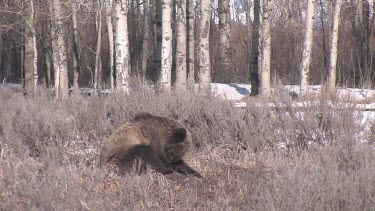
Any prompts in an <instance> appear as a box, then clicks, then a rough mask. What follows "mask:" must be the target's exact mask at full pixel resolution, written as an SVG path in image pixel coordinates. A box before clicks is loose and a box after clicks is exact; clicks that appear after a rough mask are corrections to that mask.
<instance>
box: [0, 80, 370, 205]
mask: <svg viewBox="0 0 375 211" xmlns="http://www.w3.org/2000/svg"><path fill="white" fill-rule="evenodd" d="M0 102H1V104H0V141H1V142H0V189H1V192H0V209H1V210H131V209H135V210H155V209H157V210H161V209H170V210H374V209H375V177H374V176H373V175H375V154H374V147H373V145H372V144H373V142H371V141H372V140H371V139H372V138H373V135H372V134H371V132H370V133H369V132H368V131H366V129H367V128H365V127H364V126H361V125H359V124H358V122H360V121H359V120H360V118H361V117H360V115H359V114H358V112H357V111H356V110H355V108H354V107H348V106H340V104H339V103H338V102H334V101H329V102H328V101H325V100H321V101H320V103H318V104H314V105H303V106H301V107H299V108H295V107H293V106H292V104H291V102H289V101H288V100H283V101H282V103H279V102H280V101H279V102H278V103H274V104H272V103H271V106H259V105H258V106H257V104H256V103H254V104H249V106H248V107H245V108H236V107H234V106H233V105H232V103H231V102H228V101H224V100H221V99H217V98H214V97H211V96H200V95H195V94H193V93H190V92H188V91H187V92H182V91H180V92H172V93H169V94H168V93H155V92H154V91H153V90H150V89H148V88H146V87H142V86H140V87H139V88H137V89H135V90H134V91H133V92H132V93H131V94H130V95H125V94H121V93H114V94H111V95H109V96H106V97H97V96H91V97H86V98H85V97H80V96H72V97H70V98H68V99H66V100H54V99H52V98H50V97H48V96H38V97H34V98H25V97H24V96H22V95H19V94H17V93H7V92H4V91H1V90H0ZM264 105H266V104H264ZM142 111H147V112H150V113H154V114H159V115H165V116H169V117H172V118H175V119H179V120H180V121H181V122H182V123H184V124H185V125H186V126H187V127H188V128H189V129H190V130H191V132H192V134H193V136H194V138H193V139H194V140H193V142H194V147H193V149H192V150H191V152H190V153H189V154H188V155H187V158H186V160H187V162H188V163H189V164H191V166H193V167H194V168H195V169H197V170H198V171H199V172H201V173H202V175H203V176H204V178H203V179H196V178H192V177H187V176H181V175H175V174H172V175H167V176H164V175H159V174H158V173H156V172H154V171H151V170H150V171H148V172H147V173H146V174H142V175H136V174H135V173H130V174H129V175H126V176H123V177H120V176H118V175H116V174H113V173H112V172H108V171H107V170H105V169H100V168H99V167H98V154H99V152H100V148H101V146H102V144H103V142H104V141H105V139H106V137H108V136H109V135H110V134H111V132H113V131H114V130H115V129H116V128H117V127H119V126H120V125H121V124H123V123H124V122H126V121H127V120H128V119H129V118H131V117H132V116H133V115H135V114H137V113H139V112H142ZM363 140H367V141H363Z"/></svg>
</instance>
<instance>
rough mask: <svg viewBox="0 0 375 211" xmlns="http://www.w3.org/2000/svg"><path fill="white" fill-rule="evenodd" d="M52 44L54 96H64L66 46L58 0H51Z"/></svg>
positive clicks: (67, 89)
mask: <svg viewBox="0 0 375 211" xmlns="http://www.w3.org/2000/svg"><path fill="white" fill-rule="evenodd" d="M51 14H54V17H53V27H52V32H51V33H52V34H53V38H52V45H53V51H54V63H55V64H56V66H55V96H56V97H57V98H65V97H68V96H69V85H68V63H67V55H66V46H65V42H64V37H65V33H64V26H63V22H62V17H63V12H62V8H61V2H60V0H53V4H52V12H51Z"/></svg>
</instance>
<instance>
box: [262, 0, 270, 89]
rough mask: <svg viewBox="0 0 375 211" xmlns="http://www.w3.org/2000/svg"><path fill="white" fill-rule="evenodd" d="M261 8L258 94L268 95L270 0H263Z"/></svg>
mask: <svg viewBox="0 0 375 211" xmlns="http://www.w3.org/2000/svg"><path fill="white" fill-rule="evenodd" d="M262 3H263V5H262V7H261V9H262V32H261V40H262V43H261V50H262V52H261V55H262V59H261V60H262V63H261V82H260V85H261V88H260V94H261V95H263V96H269V95H270V93H271V32H270V12H269V7H270V4H271V0H263V1H262Z"/></svg>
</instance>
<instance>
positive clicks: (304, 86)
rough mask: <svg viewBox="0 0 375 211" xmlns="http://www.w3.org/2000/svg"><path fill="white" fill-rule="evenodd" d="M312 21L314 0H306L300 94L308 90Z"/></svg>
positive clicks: (305, 93) (306, 92)
mask: <svg viewBox="0 0 375 211" xmlns="http://www.w3.org/2000/svg"><path fill="white" fill-rule="evenodd" d="M313 23H314V1H313V0H308V1H307V11H306V32H305V43H304V47H303V54H302V63H301V66H300V73H301V95H307V94H308V90H309V87H308V86H309V82H308V80H309V72H310V62H311V47H312V43H313Z"/></svg>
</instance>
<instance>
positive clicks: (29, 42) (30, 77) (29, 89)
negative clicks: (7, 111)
mask: <svg viewBox="0 0 375 211" xmlns="http://www.w3.org/2000/svg"><path fill="white" fill-rule="evenodd" d="M26 10H27V14H28V17H27V19H26V20H25V22H26V25H25V51H24V52H25V57H24V59H25V60H24V71H25V90H26V93H27V94H35V93H36V91H37V85H38V65H37V64H38V51H37V46H36V45H37V40H36V30H35V11H34V0H30V1H29V3H28V8H26Z"/></svg>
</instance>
